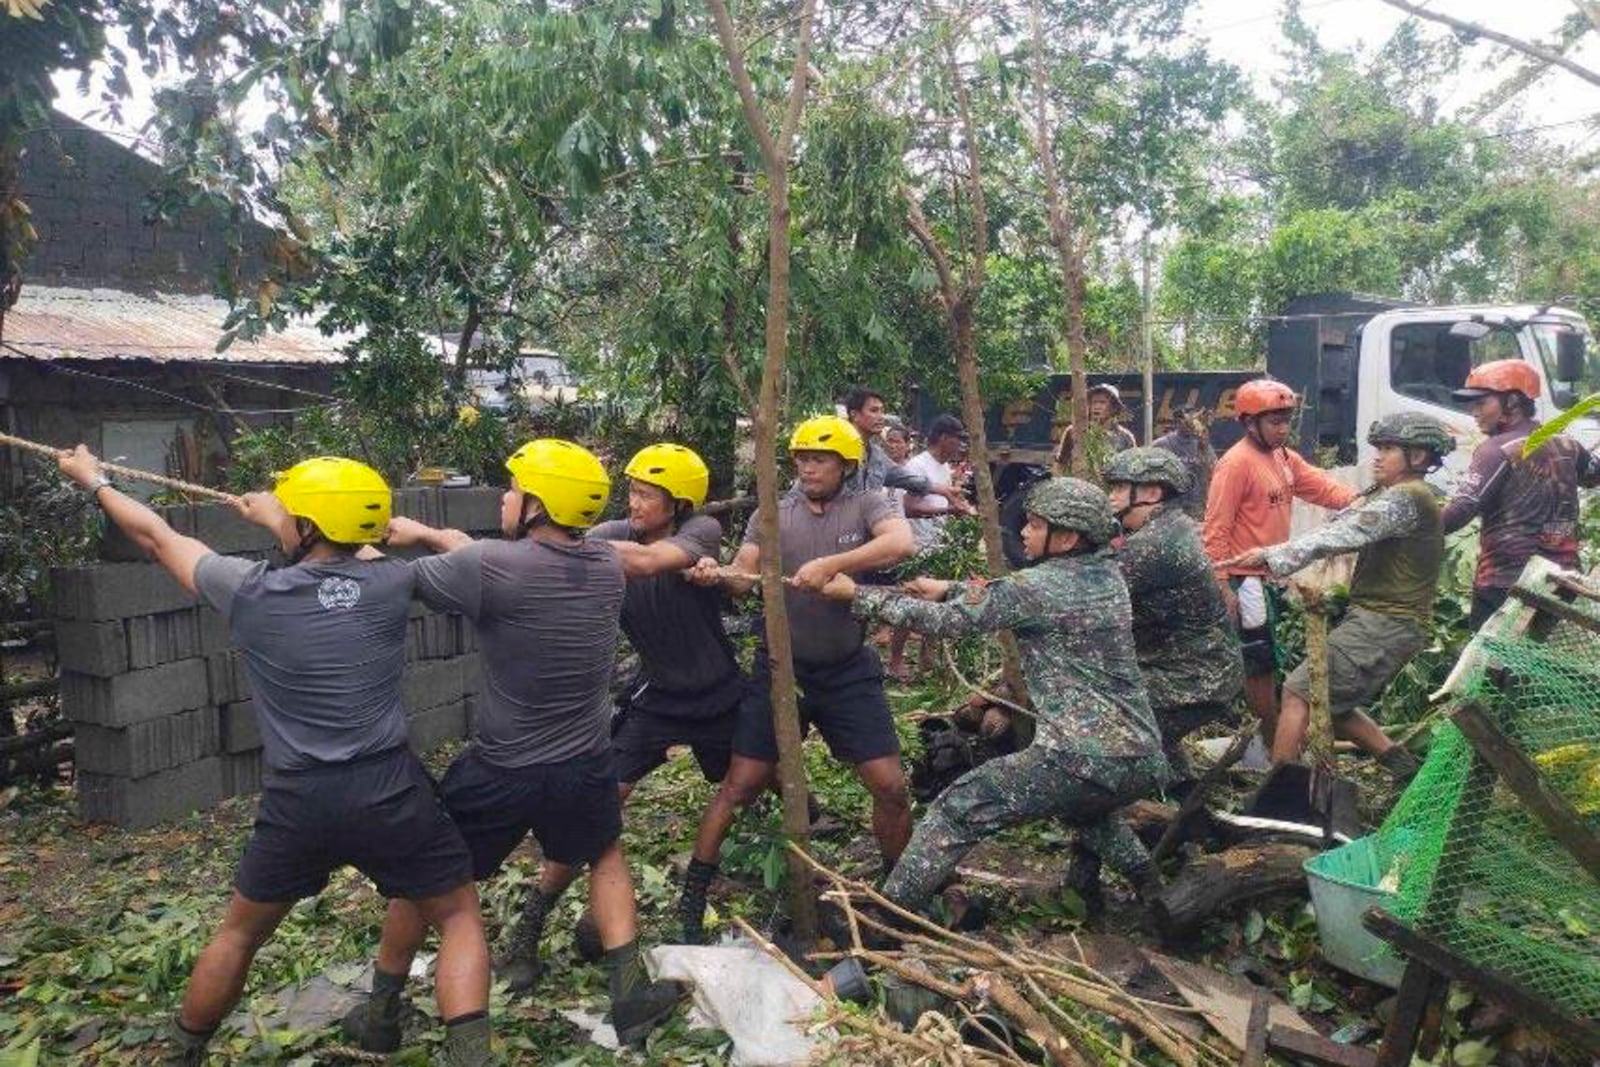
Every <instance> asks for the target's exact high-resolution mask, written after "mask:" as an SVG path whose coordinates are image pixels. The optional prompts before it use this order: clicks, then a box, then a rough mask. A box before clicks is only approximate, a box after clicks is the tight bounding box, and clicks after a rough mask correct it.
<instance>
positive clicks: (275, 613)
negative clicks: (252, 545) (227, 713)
mask: <svg viewBox="0 0 1600 1067" xmlns="http://www.w3.org/2000/svg"><path fill="white" fill-rule="evenodd" d="M61 470H62V473H64V474H66V475H67V476H68V477H69V478H71V479H72V480H73V481H75V482H77V483H78V484H79V485H81V486H83V487H84V488H85V489H87V490H88V491H90V492H91V493H93V494H94V498H95V502H96V503H97V504H99V505H100V507H101V508H102V509H104V511H105V513H106V516H107V517H108V518H109V519H110V520H111V521H112V522H114V523H116V524H117V525H118V526H119V527H121V528H122V530H123V531H124V532H125V533H126V534H127V535H128V536H129V537H130V538H131V539H132V540H133V541H134V542H135V543H137V544H139V545H140V546H141V547H142V548H144V549H145V551H147V552H149V553H150V554H151V555H152V556H154V557H155V559H156V561H157V562H158V563H160V564H161V565H162V566H163V567H164V568H165V569H166V570H167V571H168V573H170V574H171V575H172V576H173V577H174V578H176V579H177V580H178V582H179V583H180V584H181V585H183V587H184V588H185V589H188V590H190V591H191V592H194V593H198V594H199V596H200V598H201V599H202V600H204V601H205V602H206V604H208V605H209V606H210V607H211V608H212V609H214V610H215V611H216V612H217V613H218V614H220V615H222V616H223V617H224V618H225V619H227V620H228V626H229V632H230V635H231V637H232V640H233V643H234V644H235V645H237V646H238V648H239V651H240V655H241V658H242V659H243V662H244V670H245V674H246V676H247V677H248V678H249V680H250V689H251V694H252V697H253V699H254V703H255V708H256V714H257V717H258V718H259V720H260V725H261V740H262V762H263V764H264V768H265V774H264V775H263V780H262V789H261V801H260V804H259V806H258V808H257V811H256V822H255V828H254V829H253V830H252V831H251V834H250V840H249V841H248V842H247V843H246V845H245V849H244V855H243V857H242V858H241V859H240V861H239V870H238V873H237V874H236V875H235V878H234V889H233V897H232V899H231V900H230V901H229V903H228V910H227V913H226V915H225V916H224V917H223V920H222V927H221V929H219V930H218V931H217V933H216V934H215V936H213V938H212V939H211V942H210V943H209V944H207V945H206V947H205V949H204V950H202V951H201V953H200V956H199V958H198V959H197V960H196V961H195V965H194V971H193V974H192V975H191V977H190V979H189V985H188V988H187V989H186V990H185V991H184V995H183V1005H182V1007H181V1008H180V1009H179V1012H178V1015H177V1017H176V1018H175V1019H174V1020H173V1023H172V1026H171V1030H170V1033H169V1047H170V1052H169V1055H168V1058H167V1059H166V1063H168V1064H170V1065H173V1067H200V1065H202V1064H204V1063H205V1062H206V1060H207V1056H206V1046H207V1044H208V1043H209V1042H210V1040H211V1037H212V1035H213V1034H214V1033H215V1031H216V1029H217V1027H218V1026H219V1025H220V1024H221V1023H222V1020H223V1019H224V1018H226V1017H227V1015H228V1013H229V1012H230V1011H231V1010H232V1009H233V1006H234V1005H235V1004H236V1003H237V1002H238V1000H239V997H240V994H241V993H243V991H244V983H245V977H246V975H247V974H248V973H249V970H250V963H251V961H252V960H253V959H254V958H255V955H256V953H257V952H258V951H259V950H260V949H261V947H262V946H263V945H264V944H266V942H267V940H268V938H270V937H271V936H272V932H273V931H274V930H275V929H277V926H278V924H279V923H280V922H282V920H283V917H284V916H285V915H287V914H288V913H289V909H290V908H292V907H293V906H294V904H295V902H296V901H298V900H302V899H305V898H306V897H314V896H316V895H317V894H318V893H320V892H321V891H322V890H323V889H324V888H325V887H326V886H327V884H328V878H329V876H330V875H331V874H332V873H333V872H334V871H336V870H338V869H339V868H341V867H344V866H346V865H349V866H353V867H355V868H356V869H357V870H359V871H361V872H362V873H363V874H365V875H367V876H368V877H369V878H371V879H372V880H373V881H374V882H375V883H376V884H377V886H378V891H379V892H380V893H382V894H383V895H384V896H386V897H389V898H390V899H391V900H397V901H398V900H403V901H405V906H406V907H408V908H410V909H411V910H412V911H413V912H414V913H415V914H416V916H417V922H418V924H419V926H421V927H424V928H425V927H428V926H431V927H433V928H434V929H435V930H437V931H438V932H439V961H438V967H437V969H436V972H435V989H436V993H437V996H438V1000H439V1016H440V1018H442V1019H443V1020H444V1022H445V1033H446V1037H445V1046H444V1053H443V1057H444V1058H443V1062H444V1063H445V1064H447V1065H449V1067H462V1065H471V1067H480V1065H486V1064H488V1063H489V1062H490V1050H489V1017H488V1014H487V1009H488V999H489V953H488V949H487V947H486V945H485V943H484V935H483V919H482V916H481V915H480V913H479V910H478V894H477V890H476V888H475V887H474V886H473V883H472V864H471V857H470V855H469V854H468V851H467V847H466V844H465V843H464V842H463V841H462V838H461V834H460V833H459V831H458V830H457V829H456V827H455V826H454V824H452V822H451V821H450V819H449V818H448V817H447V816H446V815H445V813H444V811H443V810H442V809H441V808H440V807H439V805H438V803H437V802H436V801H435V799H434V795H433V786H432V782H431V781H430V780H429V778H428V773H427V771H426V770H425V769H424V768H423V766H422V764H421V762H420V761H418V759H417V757H416V755H415V754H414V753H413V752H412V751H411V749H410V748H409V747H407V745H406V718H405V708H404V705H403V704H402V702H401V695H400V679H401V674H402V672H403V670H404V668H405V642H406V624H407V620H408V619H409V617H410V612H411V597H412V590H413V586H414V582H415V577H414V575H413V573H412V570H411V568H410V566H409V565H407V564H406V563H404V562H402V561H400V560H394V559H386V558H384V557H382V556H380V555H378V554H377V553H376V552H374V551H373V550H372V548H371V545H372V544H374V543H376V542H378V541H380V540H382V538H383V534H384V528H385V526H386V524H387V523H388V520H389V508H390V496H389V487H388V486H387V485H386V484H384V481H383V478H382V477H381V476H380V475H379V474H378V473H377V472H376V471H374V470H372V469H371V468H370V467H367V466H365V465H363V464H360V463H356V462H354V461H353V460H348V459H337V458H333V457H321V458H318V459H311V460H307V461H306V462H304V463H301V464H299V465H297V466H295V467H293V468H292V469H290V470H289V471H287V472H285V473H284V474H282V475H280V476H279V478H278V483H277V486H276V488H275V489H274V490H273V492H272V493H248V494H246V495H245V496H244V497H242V498H241V499H240V501H239V504H238V507H239V511H240V512H241V513H242V514H243V515H244V516H245V518H247V519H249V520H250V521H252V522H254V523H256V524H258V525H260V526H263V527H265V528H267V529H269V530H271V531H272V532H273V533H274V534H275V535H276V536H277V538H278V542H279V545H280V547H281V548H282V549H283V551H284V553H285V554H286V555H287V556H288V557H289V561H290V564H289V566H287V567H282V568H279V569H277V570H268V569H267V565H266V564H265V563H264V562H261V561H259V560H248V559H240V558H237V557H231V556H222V555H218V554H217V553H215V552H213V551H212V550H211V549H210V548H208V547H206V545H205V544H204V543H202V542H200V541H197V540H195V539H194V538H192V537H184V536H183V535H181V534H179V533H177V532H175V531H174V530H173V529H172V527H170V526H168V525H167V523H166V522H165V521H164V520H162V519H161V518H160V517H159V516H158V515H156V514H155V512H153V511H151V510H150V509H149V508H147V507H145V506H144V505H143V504H141V503H139V502H138V501H136V500H134V499H132V498H131V497H128V496H125V495H123V494H122V493H120V492H118V491H117V490H116V489H115V488H114V487H113V486H112V484H111V482H110V480H109V479H108V478H106V476H105V473H104V471H103V470H102V468H101V466H100V461H99V460H98V459H96V458H95V457H94V456H93V455H92V454H90V452H89V450H88V449H87V448H85V447H84V446H82V445H79V446H78V448H77V450H76V451H74V452H71V453H63V455H62V458H61ZM398 1045H399V1035H398V1033H396V1035H395V1047H398Z"/></svg>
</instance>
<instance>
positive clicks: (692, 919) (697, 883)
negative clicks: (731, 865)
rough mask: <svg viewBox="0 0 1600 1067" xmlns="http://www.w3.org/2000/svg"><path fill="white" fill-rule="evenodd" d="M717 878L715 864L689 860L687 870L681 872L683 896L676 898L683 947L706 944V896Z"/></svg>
mask: <svg viewBox="0 0 1600 1067" xmlns="http://www.w3.org/2000/svg"><path fill="white" fill-rule="evenodd" d="M716 877H717V865H716V864H715V863H702V862H701V861H700V860H697V859H693V858H691V859H690V860H689V869H688V870H687V871H684V872H683V895H682V896H680V897H679V898H678V919H679V920H680V921H681V922H682V923H683V938H682V942H683V944H685V945H703V944H705V943H706V894H707V893H708V892H710V890H711V883H712V881H714V880H715V879H716Z"/></svg>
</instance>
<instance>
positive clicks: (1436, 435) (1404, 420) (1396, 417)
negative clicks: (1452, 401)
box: [1367, 411, 1456, 460]
mask: <svg viewBox="0 0 1600 1067" xmlns="http://www.w3.org/2000/svg"><path fill="white" fill-rule="evenodd" d="M1367 443H1368V444H1371V445H1399V446H1400V447H1402V448H1426V449H1427V450H1428V451H1429V452H1432V453H1433V455H1434V458H1435V459H1436V460H1442V459H1444V457H1446V456H1448V455H1449V454H1450V453H1452V452H1454V451H1455V450H1456V439H1455V438H1454V437H1452V436H1451V435H1450V431H1449V430H1448V429H1447V428H1446V427H1445V424H1444V423H1442V422H1440V421H1439V420H1438V419H1436V418H1434V417H1433V416H1432V415H1424V414H1423V413H1422V412H1420V411H1397V412H1395V413H1394V414H1392V415H1385V416H1384V417H1383V418H1381V419H1374V420H1373V423H1372V426H1371V427H1370V428H1369V429H1368V430H1367Z"/></svg>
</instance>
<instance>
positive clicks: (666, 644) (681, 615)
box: [589, 515, 739, 695]
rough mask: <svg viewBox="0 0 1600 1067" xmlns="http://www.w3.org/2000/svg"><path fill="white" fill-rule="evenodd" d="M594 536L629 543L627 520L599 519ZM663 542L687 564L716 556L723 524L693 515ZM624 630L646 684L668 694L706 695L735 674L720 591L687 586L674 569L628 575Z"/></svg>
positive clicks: (735, 665) (623, 613) (705, 516)
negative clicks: (678, 551)
mask: <svg viewBox="0 0 1600 1067" xmlns="http://www.w3.org/2000/svg"><path fill="white" fill-rule="evenodd" d="M589 536H590V537H591V538H594V539H596V540H607V541H632V540H634V535H633V528H632V527H631V526H630V525H629V524H628V522H627V521H626V520H623V519H619V520H617V521H614V522H603V523H601V524H600V525H598V526H596V527H594V529H592V530H590V531H589ZM667 541H668V542H669V543H670V544H672V545H674V546H675V547H677V548H679V549H681V550H682V551H683V552H684V554H685V555H687V556H688V557H689V562H690V563H694V562H695V561H697V560H699V559H701V558H703V557H708V556H709V557H710V558H711V559H716V558H717V555H718V552H719V550H720V549H721V546H722V526H721V525H720V524H719V523H718V522H717V520H716V519H713V518H712V517H711V516H709V515H694V516H691V517H690V519H689V520H688V521H687V522H685V523H684V524H683V525H682V526H680V527H679V528H678V530H677V532H675V533H674V534H672V535H671V536H670V537H668V538H667ZM622 632H623V633H625V634H627V635H628V642H629V643H630V644H631V645H633V650H634V651H635V652H637V653H638V654H639V662H640V664H641V665H642V666H643V667H644V676H645V680H646V681H648V682H649V683H650V688H651V689H653V690H657V691H659V692H662V693H667V694H672V695H690V694H697V693H704V692H707V691H708V690H711V689H716V688H718V687H720V686H722V685H724V684H726V683H727V682H728V681H729V680H730V679H731V678H732V677H733V676H734V675H735V674H737V673H738V670H739V664H738V661H737V660H736V659H735V658H734V653H733V645H732V643H731V642H729V640H728V635H727V633H726V631H724V630H723V628H722V594H721V593H719V592H718V591H717V590H715V589H706V588H703V587H701V586H696V585H690V584H689V583H688V582H686V581H684V579H683V575H681V574H678V573H676V572H668V573H666V574H657V575H653V576H651V577H648V578H629V579H628V587H627V593H626V594H625V596H624V597H623V601H622Z"/></svg>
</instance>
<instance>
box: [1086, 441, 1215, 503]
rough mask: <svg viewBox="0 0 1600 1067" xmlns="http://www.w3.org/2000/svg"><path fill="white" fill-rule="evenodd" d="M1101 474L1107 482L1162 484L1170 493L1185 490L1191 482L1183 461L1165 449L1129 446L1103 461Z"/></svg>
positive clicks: (1186, 490) (1192, 480) (1185, 491)
mask: <svg viewBox="0 0 1600 1067" xmlns="http://www.w3.org/2000/svg"><path fill="white" fill-rule="evenodd" d="M1100 477H1102V478H1104V479H1105V481H1106V484H1107V485H1111V484H1113V483H1116V482H1128V483H1130V484H1132V485H1164V486H1166V487H1167V488H1168V489H1170V490H1171V491H1172V492H1173V493H1187V492H1188V491H1189V488H1190V487H1191V486H1192V485H1194V479H1193V478H1191V477H1190V476H1189V468H1187V467H1185V466H1184V465H1183V460H1181V459H1179V458H1178V457H1177V456H1175V455H1173V454H1172V453H1171V452H1168V451H1167V450H1166V449H1164V448H1153V447H1150V446H1145V447H1141V448H1129V449H1126V450H1125V451H1122V452H1118V453H1117V454H1116V455H1114V456H1112V457H1111V458H1110V459H1108V460H1106V462H1105V466H1103V467H1101V468H1100Z"/></svg>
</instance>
